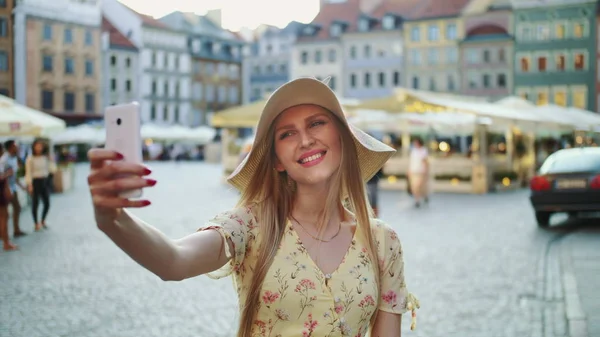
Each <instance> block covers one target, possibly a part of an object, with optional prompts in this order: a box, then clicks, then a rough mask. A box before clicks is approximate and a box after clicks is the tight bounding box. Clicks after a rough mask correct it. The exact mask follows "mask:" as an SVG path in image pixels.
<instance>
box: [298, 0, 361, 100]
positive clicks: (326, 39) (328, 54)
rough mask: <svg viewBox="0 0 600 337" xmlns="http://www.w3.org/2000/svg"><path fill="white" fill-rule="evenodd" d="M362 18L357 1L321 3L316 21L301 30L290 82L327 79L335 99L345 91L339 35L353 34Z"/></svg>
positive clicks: (342, 56) (342, 55)
mask: <svg viewBox="0 0 600 337" xmlns="http://www.w3.org/2000/svg"><path fill="white" fill-rule="evenodd" d="M360 14H361V2H360V1H359V0H347V1H324V0H323V1H321V9H320V11H319V13H318V14H317V16H316V17H315V19H314V20H313V21H312V22H311V23H310V24H307V25H306V26H304V28H302V29H301V30H300V33H299V35H298V39H297V41H296V44H295V45H294V48H293V49H292V57H291V65H292V78H298V77H315V78H318V79H320V80H324V79H328V81H329V82H328V84H329V87H330V88H331V89H332V90H334V91H335V92H336V93H337V95H338V96H341V97H343V96H344V95H345V94H346V93H345V91H344V85H343V80H344V79H343V78H344V54H343V48H342V39H341V38H342V35H343V34H344V33H345V32H350V31H354V30H356V29H355V27H356V24H357V22H358V18H359V16H360Z"/></svg>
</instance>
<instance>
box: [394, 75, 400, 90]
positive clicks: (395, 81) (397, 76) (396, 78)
mask: <svg viewBox="0 0 600 337" xmlns="http://www.w3.org/2000/svg"><path fill="white" fill-rule="evenodd" d="M399 85H400V72H399V71H394V86H396V87H397V86H399Z"/></svg>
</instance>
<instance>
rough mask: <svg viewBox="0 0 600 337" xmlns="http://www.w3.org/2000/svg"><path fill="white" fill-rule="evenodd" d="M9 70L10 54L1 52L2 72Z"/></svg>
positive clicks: (0, 68)
mask: <svg viewBox="0 0 600 337" xmlns="http://www.w3.org/2000/svg"><path fill="white" fill-rule="evenodd" d="M7 70H8V54H7V53H6V52H5V51H0V71H7Z"/></svg>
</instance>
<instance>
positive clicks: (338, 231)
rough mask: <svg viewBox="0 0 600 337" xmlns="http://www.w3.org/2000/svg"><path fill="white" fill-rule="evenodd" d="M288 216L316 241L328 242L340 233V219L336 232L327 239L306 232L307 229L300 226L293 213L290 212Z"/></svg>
mask: <svg viewBox="0 0 600 337" xmlns="http://www.w3.org/2000/svg"><path fill="white" fill-rule="evenodd" d="M290 217H291V218H292V219H293V220H294V222H295V223H297V224H298V225H299V226H300V228H302V230H303V231H304V232H305V233H306V234H308V235H310V236H311V237H312V238H313V239H315V240H317V241H321V242H330V241H331V240H333V239H335V237H336V236H338V234H340V231H341V230H342V222H341V221H340V225H339V227H338V230H337V232H336V233H335V234H334V235H333V236H332V237H331V238H330V239H329V240H323V239H319V238H318V237H315V236H314V235H312V234H310V233H309V232H308V230H306V228H304V226H302V224H301V223H300V221H298V220H296V218H294V216H293V215H291V214H290Z"/></svg>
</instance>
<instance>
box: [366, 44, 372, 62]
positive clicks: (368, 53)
mask: <svg viewBox="0 0 600 337" xmlns="http://www.w3.org/2000/svg"><path fill="white" fill-rule="evenodd" d="M364 53H365V58H367V59H368V58H370V57H371V46H369V45H366V46H365V49H364Z"/></svg>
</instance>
